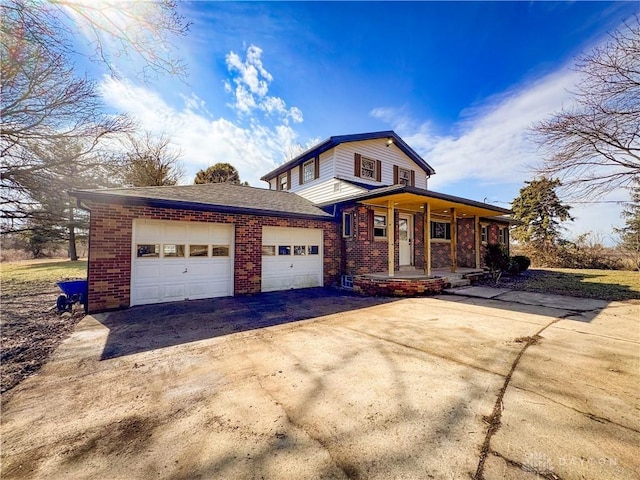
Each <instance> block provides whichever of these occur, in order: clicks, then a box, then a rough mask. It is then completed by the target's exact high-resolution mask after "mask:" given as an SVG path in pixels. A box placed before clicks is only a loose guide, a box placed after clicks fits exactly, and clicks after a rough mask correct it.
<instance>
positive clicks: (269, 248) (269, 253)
mask: <svg viewBox="0 0 640 480" xmlns="http://www.w3.org/2000/svg"><path fill="white" fill-rule="evenodd" d="M275 254H276V246H275V245H263V246H262V255H264V256H266V257H273V256H275Z"/></svg>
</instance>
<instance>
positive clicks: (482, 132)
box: [371, 68, 628, 243]
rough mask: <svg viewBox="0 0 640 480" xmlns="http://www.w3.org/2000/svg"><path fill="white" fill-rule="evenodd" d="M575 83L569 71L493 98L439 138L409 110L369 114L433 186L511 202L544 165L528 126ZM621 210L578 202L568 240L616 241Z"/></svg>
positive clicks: (620, 193) (564, 98) (622, 196)
mask: <svg viewBox="0 0 640 480" xmlns="http://www.w3.org/2000/svg"><path fill="white" fill-rule="evenodd" d="M576 80H577V74H576V73H575V72H574V71H572V70H570V69H568V68H566V69H562V70H560V71H559V72H556V73H553V74H550V75H547V76H545V77H543V78H541V79H539V80H537V81H535V82H531V83H527V84H525V85H521V86H519V87H518V88H515V89H512V90H510V91H507V92H505V93H503V94H502V95H499V96H495V97H493V98H490V99H488V100H487V101H486V102H484V103H483V104H482V105H480V106H478V107H475V108H473V109H468V110H466V111H464V112H462V120H461V121H460V122H459V123H458V124H457V125H456V127H457V128H456V129H457V133H456V134H451V135H446V136H439V135H436V134H435V133H434V132H433V128H432V126H431V124H430V123H428V122H422V123H421V122H417V121H415V120H414V119H413V118H412V117H411V116H410V115H409V114H408V113H407V108H405V107H400V108H397V109H394V108H388V107H383V108H376V109H374V110H372V111H371V115H372V116H373V117H375V118H377V119H380V120H382V121H385V122H388V123H389V124H390V125H391V126H392V128H393V129H394V130H395V131H396V132H397V133H398V134H399V135H400V136H401V137H402V138H403V139H404V140H405V141H407V143H409V145H411V146H412V147H413V148H414V149H415V150H416V151H417V152H418V153H419V154H420V155H422V156H423V158H424V159H425V160H426V161H427V162H428V163H429V164H430V165H431V166H433V167H434V168H435V170H436V175H434V176H433V177H431V179H430V181H429V187H430V188H433V189H434V190H436V191H445V192H446V191H447V189H448V188H450V186H452V185H453V184H458V183H460V182H466V183H465V185H474V186H475V188H472V189H473V192H470V193H469V194H468V195H469V196H470V197H472V198H473V197H474V196H475V197H482V196H484V195H487V196H488V197H489V200H490V199H491V198H497V199H500V200H502V201H508V200H509V199H510V198H513V197H515V196H516V195H517V194H518V191H517V190H518V188H520V187H517V188H515V187H514V185H520V186H521V185H523V184H524V182H525V181H526V180H531V179H532V178H533V175H534V173H533V170H532V167H533V166H535V165H537V164H539V162H540V157H539V155H538V153H537V152H536V146H535V145H534V143H533V141H532V139H531V137H530V136H529V127H530V126H531V125H532V124H534V123H535V122H538V121H540V120H543V119H545V118H547V117H548V116H550V115H551V114H553V113H554V112H556V111H558V110H559V109H560V108H561V107H562V105H563V103H567V102H568V101H569V99H570V94H569V93H568V91H569V90H570V89H571V88H572V86H573V85H574V84H575V82H576ZM490 192H493V193H490ZM509 192H511V193H512V194H513V195H510V193H509ZM627 198H628V193H627V192H626V191H625V190H622V189H618V190H616V191H614V192H611V193H610V194H608V195H606V196H605V197H602V198H600V199H599V201H600V202H605V201H612V200H626V199H627ZM498 204H500V202H499V203H498ZM503 206H507V207H508V205H503ZM621 210H622V208H621V207H620V205H618V204H616V203H591V204H574V205H573V210H572V214H573V216H575V217H576V221H575V222H567V223H566V224H565V227H566V228H567V231H566V236H567V237H568V238H575V237H577V235H579V234H581V233H585V232H594V233H601V234H603V236H604V237H606V240H607V241H608V243H612V240H611V232H612V226H619V225H621V224H622V223H623V222H622V220H621V219H620V212H621Z"/></svg>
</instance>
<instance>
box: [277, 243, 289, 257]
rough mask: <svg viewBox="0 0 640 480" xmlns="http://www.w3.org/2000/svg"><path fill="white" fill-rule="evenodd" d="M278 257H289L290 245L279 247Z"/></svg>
mask: <svg viewBox="0 0 640 480" xmlns="http://www.w3.org/2000/svg"><path fill="white" fill-rule="evenodd" d="M278 255H291V246H290V245H280V246H279V247H278Z"/></svg>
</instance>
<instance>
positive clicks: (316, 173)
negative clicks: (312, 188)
mask: <svg viewBox="0 0 640 480" xmlns="http://www.w3.org/2000/svg"><path fill="white" fill-rule="evenodd" d="M313 170H314V171H313V178H314V179H316V178H320V157H316V158H315V159H314V160H313Z"/></svg>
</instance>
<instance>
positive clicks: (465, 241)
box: [456, 218, 476, 268]
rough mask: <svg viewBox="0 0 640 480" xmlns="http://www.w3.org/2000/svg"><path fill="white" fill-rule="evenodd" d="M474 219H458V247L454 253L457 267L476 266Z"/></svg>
mask: <svg viewBox="0 0 640 480" xmlns="http://www.w3.org/2000/svg"><path fill="white" fill-rule="evenodd" d="M475 222H476V220H475V218H459V219H458V245H457V248H456V253H457V256H458V266H459V267H469V268H474V267H475V266H476V236H475Z"/></svg>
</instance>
